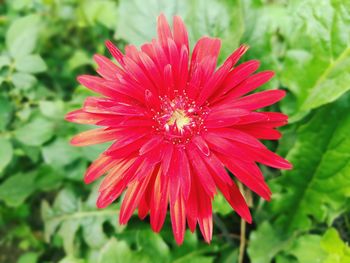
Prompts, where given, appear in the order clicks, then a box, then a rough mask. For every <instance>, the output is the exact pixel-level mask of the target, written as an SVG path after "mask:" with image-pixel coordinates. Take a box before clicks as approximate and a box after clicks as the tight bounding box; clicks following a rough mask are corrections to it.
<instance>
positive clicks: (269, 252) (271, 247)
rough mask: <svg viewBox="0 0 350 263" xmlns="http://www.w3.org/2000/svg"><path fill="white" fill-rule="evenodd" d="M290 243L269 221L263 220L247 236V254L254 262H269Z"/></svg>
mask: <svg viewBox="0 0 350 263" xmlns="http://www.w3.org/2000/svg"><path fill="white" fill-rule="evenodd" d="M289 244H290V240H284V238H283V235H282V234H281V233H280V232H278V231H277V229H275V228H274V227H273V226H272V225H271V224H270V223H268V222H266V221H265V222H263V223H262V224H260V225H259V227H258V229H257V230H255V231H253V232H252V233H251V234H250V237H249V246H248V250H247V251H248V255H249V258H250V259H251V261H252V262H254V263H270V262H271V261H272V259H273V258H274V257H275V256H276V255H277V254H278V253H279V252H281V251H283V250H284V249H285V248H286V247H288V246H289Z"/></svg>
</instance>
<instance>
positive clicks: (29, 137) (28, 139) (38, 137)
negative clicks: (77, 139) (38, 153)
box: [15, 117, 54, 146]
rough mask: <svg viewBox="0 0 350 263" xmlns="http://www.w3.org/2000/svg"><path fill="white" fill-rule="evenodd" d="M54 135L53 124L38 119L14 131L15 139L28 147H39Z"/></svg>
mask: <svg viewBox="0 0 350 263" xmlns="http://www.w3.org/2000/svg"><path fill="white" fill-rule="evenodd" d="M53 134H54V124H53V123H52V122H50V121H48V120H46V119H44V118H41V117H38V118H36V119H34V120H32V121H31V122H29V123H27V124H25V125H23V126H22V127H20V128H19V129H18V130H16V131H15V137H16V139H17V140H19V141H20V142H21V143H23V144H26V145H30V146H40V145H42V144H43V143H45V142H47V141H48V140H49V139H51V137H52V136H53Z"/></svg>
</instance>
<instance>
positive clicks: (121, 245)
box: [97, 238, 136, 263]
mask: <svg viewBox="0 0 350 263" xmlns="http://www.w3.org/2000/svg"><path fill="white" fill-rule="evenodd" d="M132 256H133V254H132V251H131V250H130V248H129V246H128V245H127V243H125V241H118V240H116V239H115V238H111V239H110V240H109V241H108V242H107V243H106V244H105V245H104V246H103V247H102V249H101V253H100V255H99V258H98V261H97V262H98V263H124V262H130V263H131V262H136V261H132V260H131V259H132Z"/></svg>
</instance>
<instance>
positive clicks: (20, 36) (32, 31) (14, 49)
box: [6, 15, 41, 58]
mask: <svg viewBox="0 0 350 263" xmlns="http://www.w3.org/2000/svg"><path fill="white" fill-rule="evenodd" d="M40 22H41V21H40V17H39V16H38V15H28V16H24V17H21V18H18V19H17V20H15V21H14V22H13V23H12V24H11V26H10V27H9V29H8V30H7V32H6V46H7V49H8V50H9V51H10V54H11V55H12V57H14V58H20V57H23V56H25V55H28V54H30V53H32V52H33V50H34V48H35V45H36V42H37V38H38V33H39V28H40Z"/></svg>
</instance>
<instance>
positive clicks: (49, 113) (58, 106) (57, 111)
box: [39, 100, 64, 119]
mask: <svg viewBox="0 0 350 263" xmlns="http://www.w3.org/2000/svg"><path fill="white" fill-rule="evenodd" d="M39 109H40V112H41V114H42V115H44V116H45V117H48V118H52V119H62V116H63V114H64V113H63V111H64V104H63V101H61V100H56V101H48V100H41V101H40V102H39Z"/></svg>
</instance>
